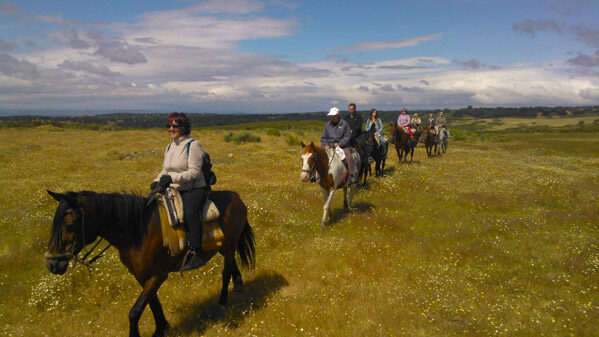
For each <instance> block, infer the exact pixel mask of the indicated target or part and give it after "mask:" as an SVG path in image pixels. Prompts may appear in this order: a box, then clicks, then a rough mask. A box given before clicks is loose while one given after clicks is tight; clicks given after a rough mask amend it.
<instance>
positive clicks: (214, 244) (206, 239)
mask: <svg viewBox="0 0 599 337" xmlns="http://www.w3.org/2000/svg"><path fill="white" fill-rule="evenodd" d="M224 238H225V234H224V233H223V231H222V230H221V229H220V226H219V225H218V221H211V222H203V223H202V251H209V250H215V249H219V248H220V247H222V246H223V239H224Z"/></svg>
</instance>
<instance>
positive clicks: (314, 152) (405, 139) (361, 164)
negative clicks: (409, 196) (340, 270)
mask: <svg viewBox="0 0 599 337" xmlns="http://www.w3.org/2000/svg"><path fill="white" fill-rule="evenodd" d="M390 129H391V132H390V137H389V141H388V142H387V143H386V144H385V145H383V144H382V143H381V142H379V141H377V139H376V138H377V137H378V135H377V134H376V131H375V126H374V125H373V126H371V127H370V129H369V130H367V131H366V132H364V133H362V134H361V135H360V136H359V137H360V138H358V139H357V141H356V144H355V145H356V146H355V147H356V148H357V150H356V151H355V157H354V163H356V165H357V167H358V168H359V170H358V172H359V173H358V179H357V180H358V181H360V179H362V180H363V181H362V187H365V186H366V180H367V177H368V175H369V174H370V175H372V167H371V163H370V161H369V158H372V159H373V160H374V162H375V175H376V176H377V177H378V176H381V175H383V172H384V170H385V161H386V160H387V155H388V153H389V152H388V148H386V147H388V144H389V143H392V144H393V145H395V150H396V151H397V158H398V159H399V163H400V164H403V163H408V155H409V156H410V162H412V160H413V158H414V149H415V148H416V146H417V145H418V142H419V141H420V138H421V137H424V139H423V140H424V146H425V147H426V153H427V156H428V157H431V156H432V155H433V154H435V155H440V154H441V153H445V152H446V151H447V146H448V143H449V139H448V138H447V136H446V135H445V132H444V131H443V130H442V129H440V132H439V135H438V136H437V135H435V134H434V133H433V130H430V129H428V128H425V127H423V126H419V127H417V128H415V129H414V133H413V135H414V137H413V138H412V137H411V136H410V134H409V133H408V132H406V131H404V130H403V128H402V127H400V126H398V125H397V124H396V123H390ZM301 146H302V153H301V157H302V171H301V174H300V179H301V180H302V181H304V182H307V181H312V182H318V184H319V186H320V189H321V191H322V194H323V196H324V201H325V202H324V205H323V215H322V223H321V227H322V228H324V227H325V226H326V225H327V224H328V223H329V222H330V221H331V209H330V205H331V199H332V198H333V195H334V194H335V191H336V190H338V189H343V207H344V208H345V209H346V210H347V211H348V212H349V211H350V210H351V205H352V199H353V194H354V192H355V188H356V185H357V184H350V183H349V180H348V179H347V176H348V168H347V167H345V164H344V163H343V162H342V160H341V159H340V158H338V156H336V155H335V151H333V150H328V153H327V150H325V149H324V148H322V147H320V146H318V145H315V144H314V143H313V142H312V143H310V144H307V145H306V144H304V143H303V142H302V143H301ZM385 146H386V147H385ZM348 191H349V197H348Z"/></svg>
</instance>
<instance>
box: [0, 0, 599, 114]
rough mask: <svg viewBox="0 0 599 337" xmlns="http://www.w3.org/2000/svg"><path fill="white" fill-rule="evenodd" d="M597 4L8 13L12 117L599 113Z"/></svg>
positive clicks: (71, 6)
mask: <svg viewBox="0 0 599 337" xmlns="http://www.w3.org/2000/svg"><path fill="white" fill-rule="evenodd" d="M597 14H599V2H598V1H594V0H547V1H526V0H524V1H523V0H520V1H512V0H488V1H478V0H447V1H430V0H423V1H302V2H299V1H297V2H293V1H287V0H262V1H253V0H220V1H217V0H208V1H171V2H169V1H101V2H100V1H0V109H36V110H39V109H52V110H61V109H65V110H111V109H152V110H164V111H165V112H166V111H175V110H177V111H187V112H302V111H325V110H328V109H329V108H330V107H331V106H339V107H341V108H345V107H346V106H347V104H348V103H349V102H350V101H352V102H356V103H357V104H358V108H359V109H369V108H371V107H376V108H378V109H382V110H389V109H400V108H401V107H407V108H409V109H420V108H423V109H428V108H446V107H447V108H457V107H464V106H467V105H473V106H493V107H494V106H535V105H597V104H599V21H597V20H596V16H597Z"/></svg>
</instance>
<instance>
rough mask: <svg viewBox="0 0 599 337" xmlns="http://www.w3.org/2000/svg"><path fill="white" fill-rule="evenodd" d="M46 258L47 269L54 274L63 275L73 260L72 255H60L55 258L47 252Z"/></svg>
mask: <svg viewBox="0 0 599 337" xmlns="http://www.w3.org/2000/svg"><path fill="white" fill-rule="evenodd" d="M44 257H45V258H46V268H48V270H49V271H50V272H51V273H52V274H56V275H62V274H64V273H66V271H67V267H68V266H69V260H70V259H71V257H72V255H71V254H60V255H56V256H53V255H51V254H49V253H48V252H46V253H45V254H44Z"/></svg>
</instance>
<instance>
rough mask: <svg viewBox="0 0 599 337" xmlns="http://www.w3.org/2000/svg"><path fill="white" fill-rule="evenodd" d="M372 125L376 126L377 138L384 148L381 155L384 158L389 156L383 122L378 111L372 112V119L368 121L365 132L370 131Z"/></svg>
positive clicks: (373, 110)
mask: <svg viewBox="0 0 599 337" xmlns="http://www.w3.org/2000/svg"><path fill="white" fill-rule="evenodd" d="M372 125H374V129H375V131H376V132H375V135H376V136H377V137H379V139H380V144H381V146H382V147H383V151H381V154H382V156H383V158H384V157H385V156H386V155H387V141H386V140H385V137H383V122H382V121H381V119H380V118H379V114H378V112H377V111H376V109H372V110H370V118H368V120H367V121H366V129H365V130H366V131H368V130H370V128H371V127H372Z"/></svg>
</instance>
